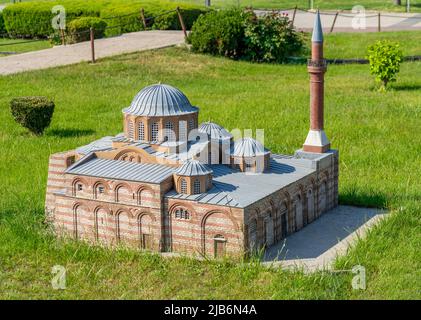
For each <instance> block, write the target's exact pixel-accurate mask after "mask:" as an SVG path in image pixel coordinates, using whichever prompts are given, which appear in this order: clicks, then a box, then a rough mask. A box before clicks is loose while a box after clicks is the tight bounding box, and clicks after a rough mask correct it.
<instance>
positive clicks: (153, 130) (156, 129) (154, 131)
mask: <svg viewBox="0 0 421 320" xmlns="http://www.w3.org/2000/svg"><path fill="white" fill-rule="evenodd" d="M158 132H159V126H158V122H154V123H152V125H151V140H152V141H158Z"/></svg>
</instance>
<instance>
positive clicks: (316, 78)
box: [303, 10, 330, 153]
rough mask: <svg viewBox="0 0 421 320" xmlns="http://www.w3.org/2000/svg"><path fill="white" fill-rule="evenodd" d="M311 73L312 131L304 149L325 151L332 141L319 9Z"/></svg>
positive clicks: (309, 62)
mask: <svg viewBox="0 0 421 320" xmlns="http://www.w3.org/2000/svg"><path fill="white" fill-rule="evenodd" d="M307 69H308V73H309V74H310V131H309V133H308V135H307V139H306V141H305V142H304V146H303V150H304V151H307V152H316V153H324V152H326V151H328V150H329V149H330V142H329V140H328V139H327V137H326V134H325V132H324V74H325V72H326V70H327V68H326V60H325V59H324V58H323V30H322V23H321V21H320V12H319V10H317V14H316V19H315V20H314V27H313V35H312V37H311V59H309V60H308V65H307Z"/></svg>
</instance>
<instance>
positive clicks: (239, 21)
mask: <svg viewBox="0 0 421 320" xmlns="http://www.w3.org/2000/svg"><path fill="white" fill-rule="evenodd" d="M250 15H251V13H248V12H244V11H242V10H239V9H229V10H220V11H211V12H209V13H207V14H205V15H201V16H200V17H199V18H198V19H197V20H196V22H195V23H194V24H193V27H192V31H191V33H190V36H189V39H188V41H189V42H190V43H191V45H192V50H193V51H196V52H201V53H210V54H214V55H223V56H226V57H230V58H239V57H241V56H242V55H243V51H244V49H245V43H244V31H245V29H244V26H245V23H246V21H247V20H248V19H249V16H250Z"/></svg>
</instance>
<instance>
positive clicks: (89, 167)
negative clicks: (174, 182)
mask: <svg viewBox="0 0 421 320" xmlns="http://www.w3.org/2000/svg"><path fill="white" fill-rule="evenodd" d="M82 160H83V161H82ZM173 171H174V168H171V167H167V166H164V165H161V164H149V163H134V162H128V161H121V160H108V159H100V158H96V157H95V156H91V159H89V158H87V159H83V158H82V159H81V160H80V161H78V162H76V163H75V164H73V165H72V166H71V167H69V168H68V169H67V170H66V173H69V174H77V175H86V176H93V177H99V178H105V179H117V180H129V181H137V182H147V183H160V182H162V181H164V180H165V179H167V178H168V177H170V176H172V173H173Z"/></svg>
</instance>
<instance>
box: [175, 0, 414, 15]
mask: <svg viewBox="0 0 421 320" xmlns="http://www.w3.org/2000/svg"><path fill="white" fill-rule="evenodd" d="M183 2H188V3H196V4H201V3H204V2H205V0H183ZM211 3H212V5H214V6H216V7H227V6H238V5H239V4H240V6H243V7H245V6H252V7H254V8H277V9H289V8H294V7H295V6H298V7H299V8H301V9H309V8H310V5H309V4H310V1H309V0H211ZM410 3H411V11H412V12H420V11H421V1H420V0H411V2H410ZM357 4H358V5H362V6H364V7H365V8H366V9H367V10H383V11H400V12H406V2H405V0H403V1H402V4H403V5H402V6H396V5H394V4H393V2H392V0H390V1H389V0H387V1H385V0H364V1H359V2H358V1H355V0H313V8H319V9H326V10H336V9H342V10H352V7H353V6H355V5H357Z"/></svg>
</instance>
